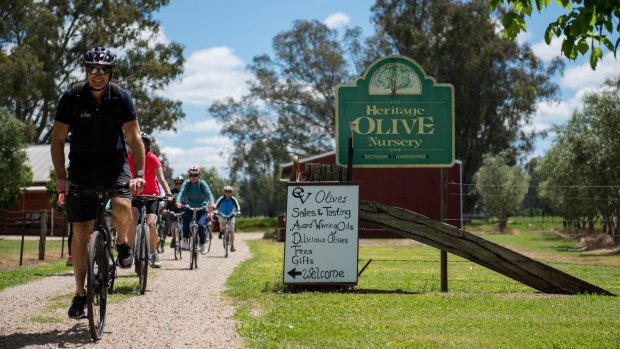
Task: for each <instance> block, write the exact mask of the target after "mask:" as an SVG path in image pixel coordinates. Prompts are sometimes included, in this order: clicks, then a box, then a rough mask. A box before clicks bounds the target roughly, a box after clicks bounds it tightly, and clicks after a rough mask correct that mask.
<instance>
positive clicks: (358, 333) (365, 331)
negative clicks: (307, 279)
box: [227, 233, 620, 348]
mask: <svg viewBox="0 0 620 349" xmlns="http://www.w3.org/2000/svg"><path fill="white" fill-rule="evenodd" d="M484 237H485V238H489V239H491V240H494V241H495V242H498V243H501V244H504V243H505V244H507V245H511V246H514V247H515V248H522V249H524V250H529V249H532V248H534V249H535V250H537V251H540V252H541V253H543V252H544V253H545V257H547V260H549V261H550V262H551V263H550V264H552V265H553V266H554V267H557V268H559V269H561V270H563V271H566V272H568V273H571V274H574V275H576V276H578V277H581V278H584V279H585V280H587V281H589V282H591V283H594V284H596V285H598V286H601V287H603V288H605V289H607V290H609V291H611V292H613V293H616V294H620V267H619V266H618V265H620V256H611V257H607V259H606V260H605V261H606V262H605V263H597V264H594V265H591V264H590V265H589V264H583V261H581V260H578V261H577V262H573V261H572V259H578V258H580V257H579V253H578V252H577V250H576V245H575V243H574V242H572V241H569V240H565V239H563V238H561V237H558V236H557V235H554V234H549V233H545V234H541V233H526V234H519V235H491V236H487V235H485V236H484ZM384 242H385V244H381V243H380V242H377V241H373V242H372V243H367V242H366V241H364V240H362V241H361V245H362V246H361V247H360V253H359V257H360V259H361V261H360V268H361V266H362V265H363V264H364V263H365V262H366V261H367V260H368V259H370V258H372V259H373V260H375V261H374V262H372V263H371V264H370V266H369V267H368V269H367V270H366V271H365V272H364V274H363V275H362V276H361V277H360V279H359V284H358V286H357V287H356V288H355V289H354V290H352V291H348V292H331V293H330V292H302V293H287V292H284V291H283V290H284V288H283V285H282V253H283V245H282V244H278V243H273V242H271V241H265V240H260V241H259V240H256V241H251V242H250V248H251V250H252V258H251V259H250V260H248V261H246V262H244V263H243V264H242V265H241V266H240V267H239V268H237V269H236V270H235V272H234V273H233V275H232V276H231V278H230V279H229V284H228V285H229V290H228V291H227V292H228V295H229V296H231V297H233V298H234V303H235V304H237V305H238V308H237V312H236V317H237V318H238V319H239V320H240V321H241V323H242V326H241V328H240V330H239V331H240V333H241V335H242V336H243V337H244V338H245V340H246V344H247V345H248V346H250V347H254V348H334V347H337V348H343V347H344V348H362V347H363V348H385V347H395V348H409V347H424V348H427V347H452V348H490V347H510V348H513V347H516V348H523V347H537V348H609V347H616V348H617V347H619V346H620V331H619V330H618V329H619V328H620V317H618V316H617V314H620V298H618V297H604V296H591V295H583V296H558V295H545V294H540V293H537V292H536V291H535V290H533V289H531V288H529V287H527V286H524V285H522V284H519V283H517V282H515V281H512V280H511V279H508V278H506V277H503V276H501V275H499V274H496V273H494V272H491V271H489V270H487V269H485V268H482V267H480V266H478V265H476V264H473V263H470V262H467V261H464V260H463V259H460V258H458V257H455V256H452V255H451V256H450V258H449V261H450V263H449V269H448V272H449V289H450V292H449V293H446V294H444V293H440V292H438V289H439V263H438V260H439V252H438V251H437V250H435V249H432V248H428V247H425V246H424V245H407V246H393V245H389V244H388V241H384ZM566 258H568V259H569V261H568V262H566V261H565V260H566ZM614 264H615V265H614Z"/></svg>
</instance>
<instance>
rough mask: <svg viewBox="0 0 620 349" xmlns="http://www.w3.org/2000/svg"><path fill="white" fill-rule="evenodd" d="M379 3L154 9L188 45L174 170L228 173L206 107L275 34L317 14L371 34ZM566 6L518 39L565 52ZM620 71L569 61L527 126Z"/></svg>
mask: <svg viewBox="0 0 620 349" xmlns="http://www.w3.org/2000/svg"><path fill="white" fill-rule="evenodd" d="M373 4H374V1H371V0H305V1H301V0H288V1H285V0H261V1H255V0H229V1H213V0H209V1H190V0H176V1H174V0H173V1H171V4H170V5H168V6H167V7H165V8H163V9H162V10H161V11H160V12H159V13H158V14H156V16H155V18H156V19H157V20H158V21H159V22H160V29H161V33H160V35H159V36H158V37H157V38H156V40H162V41H167V40H173V41H176V42H179V43H181V44H182V45H184V46H185V50H184V55H185V58H186V63H185V72H184V74H183V76H182V77H181V78H180V79H178V80H177V81H175V82H174V83H172V84H171V85H170V86H168V88H167V89H166V90H165V91H164V92H163V93H165V94H166V95H167V96H169V97H171V98H174V99H178V100H181V101H183V110H184V111H185V113H186V118H185V120H184V121H183V122H182V123H179V124H178V125H177V132H176V133H175V132H164V133H159V134H155V137H156V142H157V143H158V144H159V146H160V148H161V149H162V151H163V152H164V153H165V154H166V155H167V157H168V160H169V161H170V165H171V166H172V168H173V170H174V174H175V175H178V174H181V173H183V172H185V170H186V169H187V168H188V166H189V165H190V164H194V163H195V164H198V165H200V166H206V167H211V166H214V167H216V168H217V169H218V171H219V172H220V174H222V175H227V173H228V170H227V165H226V158H227V155H226V154H227V153H228V152H230V151H233V150H232V147H231V142H230V140H228V139H226V138H225V137H222V136H220V135H219V126H218V125H217V123H216V122H215V121H214V120H212V119H209V118H208V116H207V111H206V110H207V108H208V107H209V105H210V104H211V103H212V102H213V101H215V100H219V99H222V98H225V97H228V96H232V97H240V96H242V95H243V94H245V93H246V86H245V81H247V80H248V79H249V78H250V77H251V76H250V75H249V74H248V73H247V72H246V70H245V66H246V65H247V64H248V63H250V62H251V60H252V58H253V57H254V56H257V55H260V54H264V53H266V54H270V55H271V54H272V50H271V41H272V38H273V37H274V36H275V35H277V34H278V33H279V32H282V31H285V30H289V29H291V28H292V25H293V22H294V21H295V20H297V19H305V20H318V21H321V22H324V23H326V24H327V25H328V26H330V27H332V28H343V27H345V26H349V27H351V26H360V27H362V29H363V30H364V34H365V35H370V34H372V32H373V28H372V25H371V22H370V16H371V12H370V7H371V6H372V5H373ZM560 11H561V9H560V8H559V7H557V5H554V2H552V8H550V9H549V10H548V11H545V12H544V13H543V14H538V13H535V14H533V16H532V18H531V19H530V20H529V21H528V32H527V33H526V34H523V35H521V36H520V37H519V39H518V40H519V41H520V42H527V43H529V44H530V45H531V46H532V48H533V49H534V51H535V52H536V54H537V55H538V56H539V57H541V58H542V59H543V60H546V61H548V60H551V59H552V58H553V57H554V56H557V55H559V54H560V45H561V42H560V41H559V40H555V41H553V42H552V45H551V46H547V45H546V44H545V43H544V41H543V34H544V30H545V28H546V25H547V24H548V23H549V22H550V21H551V20H552V19H553V18H555V17H557V15H558V14H559V13H560ZM412 58H413V59H415V57H412ZM618 75H620V62H618V61H617V60H615V59H614V58H613V55H612V54H611V53H606V56H605V59H604V60H603V62H600V63H599V66H598V67H597V70H596V71H592V70H591V69H590V66H589V63H588V61H587V59H580V60H578V61H576V62H571V61H568V60H566V69H565V73H564V75H563V76H556V77H554V80H555V82H556V83H557V84H558V85H559V86H560V88H561V98H562V101H561V102H560V103H555V104H551V105H550V104H546V103H542V104H540V105H539V108H538V112H537V113H536V115H535V116H534V122H533V125H531V126H528V127H534V128H536V129H537V130H542V129H548V128H549V127H550V126H551V125H553V124H562V123H564V122H565V121H566V120H567V119H568V117H569V116H570V114H571V112H572V111H573V110H575V109H576V108H579V107H580V106H581V97H582V96H583V94H584V93H586V92H587V91H591V90H593V89H595V88H596V87H597V86H598V85H600V84H601V83H602V82H603V81H604V79H605V78H606V77H608V78H611V77H615V76H618ZM442 82H443V81H442ZM552 136H553V135H551V137H549V138H548V139H546V140H540V141H538V142H537V143H536V150H535V152H534V154H532V155H540V154H542V153H544V151H545V150H546V149H547V148H548V147H549V145H550V142H551V141H550V140H551V139H552Z"/></svg>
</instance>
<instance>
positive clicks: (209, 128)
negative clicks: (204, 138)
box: [183, 119, 222, 133]
mask: <svg viewBox="0 0 620 349" xmlns="http://www.w3.org/2000/svg"><path fill="white" fill-rule="evenodd" d="M221 128H222V127H221V126H220V125H219V124H218V123H217V121H216V120H215V119H207V120H203V121H198V122H194V123H190V124H187V125H185V126H183V132H218V133H219V132H220V129H221Z"/></svg>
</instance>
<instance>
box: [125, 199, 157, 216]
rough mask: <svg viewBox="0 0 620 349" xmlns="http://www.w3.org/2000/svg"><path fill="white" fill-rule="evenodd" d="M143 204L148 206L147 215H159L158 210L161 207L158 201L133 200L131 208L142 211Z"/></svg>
mask: <svg viewBox="0 0 620 349" xmlns="http://www.w3.org/2000/svg"><path fill="white" fill-rule="evenodd" d="M143 204H146V214H157V208H158V207H159V201H157V200H153V201H139V200H132V201H131V207H136V208H138V209H140V206H141V205H143Z"/></svg>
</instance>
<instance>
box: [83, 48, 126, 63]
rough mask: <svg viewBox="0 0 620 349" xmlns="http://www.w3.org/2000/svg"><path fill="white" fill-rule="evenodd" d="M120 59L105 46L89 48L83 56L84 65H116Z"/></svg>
mask: <svg viewBox="0 0 620 349" xmlns="http://www.w3.org/2000/svg"><path fill="white" fill-rule="evenodd" d="M117 63H118V61H117V60H116V55H114V54H113V53H112V52H110V50H108V49H106V48H105V47H95V48H93V49H90V50H88V51H87V52H86V53H84V56H82V65H103V66H107V67H115V66H116V64H117Z"/></svg>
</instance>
